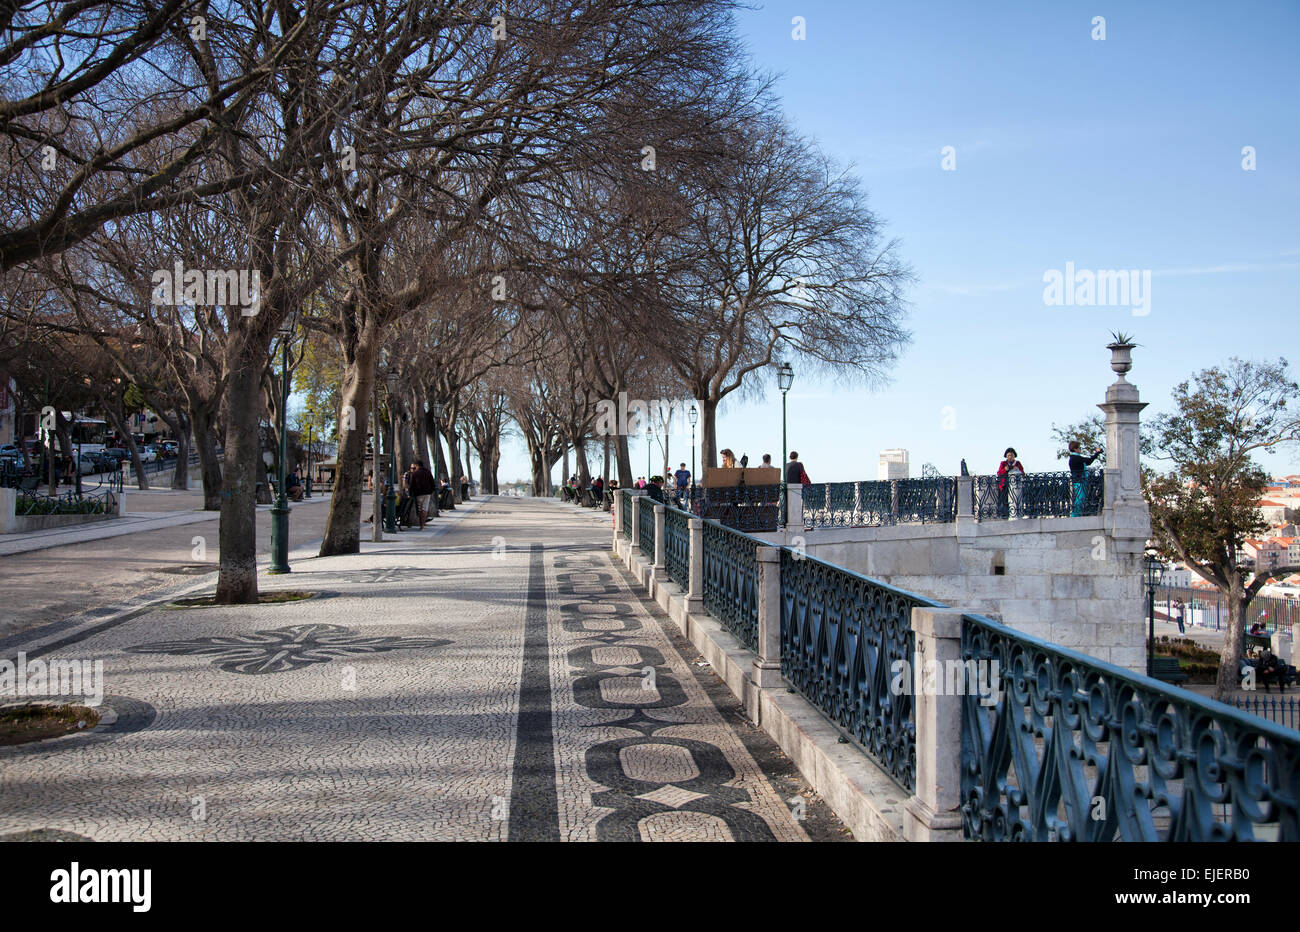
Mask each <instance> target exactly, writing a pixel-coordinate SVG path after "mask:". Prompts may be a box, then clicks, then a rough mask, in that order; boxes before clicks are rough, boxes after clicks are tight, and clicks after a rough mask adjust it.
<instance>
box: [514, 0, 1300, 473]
mask: <svg viewBox="0 0 1300 932" xmlns="http://www.w3.org/2000/svg"><path fill="white" fill-rule="evenodd" d="M795 16H802V17H803V18H804V21H805V24H806V39H804V40H795V39H794V38H792V35H791V33H792V29H793V28H794V27H793V26H792V23H791V21H792V19H793V17H795ZM1096 16H1104V17H1105V39H1104V40H1100V41H1099V40H1096V39H1093V38H1092V33H1093V32H1094V29H1095V27H1094V25H1093V22H1092V21H1093V19H1094V17H1096ZM738 21H739V24H740V28H741V31H742V33H743V35H744V36H745V37H746V39H747V40H748V43H749V46H750V48H751V50H752V54H753V58H754V63H755V64H756V65H757V66H758V67H760V68H763V69H766V70H770V71H772V72H777V73H779V74H780V78H779V80H778V83H777V92H778V93H779V95H780V97H781V99H782V101H783V104H784V109H785V111H786V113H787V114H788V116H789V118H790V120H791V122H792V123H793V125H794V126H795V127H796V128H797V129H798V130H799V131H800V132H802V133H803V134H805V135H806V136H808V137H809V138H811V139H814V140H816V142H817V143H818V144H819V145H820V146H821V147H822V148H823V149H824V150H826V151H827V152H828V153H830V154H831V156H832V157H834V158H835V159H837V160H839V161H840V162H842V163H849V164H852V165H853V166H854V167H855V169H856V171H857V173H858V175H859V176H860V177H861V179H862V181H863V184H864V187H865V188H866V190H867V191H868V193H869V198H870V205H871V207H872V209H873V210H874V211H875V212H876V214H877V215H878V216H879V217H880V218H881V219H883V220H884V221H886V224H887V226H886V235H888V236H890V237H896V238H898V239H899V240H900V241H901V242H900V247H899V248H900V255H901V256H902V257H903V258H904V259H905V260H906V261H907V262H909V263H910V264H911V265H912V267H913V269H914V270H915V272H916V274H917V277H918V281H917V284H916V285H915V287H914V288H913V289H912V290H911V292H910V293H909V301H910V308H909V316H908V322H907V323H908V326H909V328H910V329H911V330H912V331H913V335H914V339H913V342H912V343H911V345H910V346H909V347H908V348H907V349H906V351H905V352H904V354H903V356H902V359H901V360H900V362H899V364H898V366H897V367H896V368H895V369H894V370H893V372H892V374H891V378H892V380H891V382H890V384H888V385H887V386H884V387H883V388H880V389H878V390H874V391H867V390H865V389H863V390H854V389H846V388H844V387H842V386H834V385H831V384H824V383H819V382H818V381H816V380H811V379H809V378H807V377H804V378H800V377H798V375H796V382H795V385H794V389H793V390H792V391H791V393H790V397H789V404H790V425H791V427H790V438H791V439H790V443H791V446H792V447H793V448H794V449H797V450H799V451H800V453H801V454H802V455H803V459H804V462H805V463H806V464H807V467H808V472H809V474H810V475H811V476H812V477H813V478H814V479H815V480H817V481H838V480H850V479H874V478H875V476H876V459H877V455H878V452H879V451H880V450H882V449H886V448H891V447H905V448H907V449H908V450H910V451H911V462H912V474H913V475H919V473H920V467H921V464H922V463H924V462H932V463H934V464H935V465H936V466H938V467H939V469H940V470H941V471H942V472H944V473H946V474H952V473H954V472H956V470H957V467H958V463H959V461H960V460H961V458H962V457H965V458H966V459H967V460H968V462H969V464H970V467H971V470H972V471H973V472H980V471H986V470H987V469H991V468H993V467H995V466H996V463H997V460H998V459H999V456H1000V454H1001V451H1002V450H1003V449H1004V448H1005V447H1006V446H1008V445H1012V446H1015V447H1016V448H1017V450H1018V451H1019V453H1020V455H1021V459H1022V460H1023V461H1024V463H1025V465H1026V468H1027V469H1029V470H1031V471H1044V470H1054V469H1063V468H1064V464H1063V463H1061V462H1060V461H1058V460H1055V459H1054V453H1055V449H1056V447H1055V445H1054V444H1053V443H1052V441H1051V437H1050V430H1051V425H1052V424H1053V423H1054V422H1055V423H1057V424H1061V425H1064V424H1066V423H1070V422H1074V421H1077V420H1079V419H1081V418H1083V417H1085V416H1088V415H1090V414H1092V413H1094V412H1096V411H1097V409H1096V407H1095V405H1096V404H1097V403H1098V402H1100V401H1101V400H1102V399H1103V396H1104V393H1105V388H1106V385H1107V384H1109V382H1110V381H1112V380H1113V378H1114V376H1113V373H1111V371H1110V368H1109V365H1108V360H1109V352H1108V351H1107V350H1106V349H1105V344H1106V343H1107V342H1109V334H1110V331H1111V330H1115V329H1122V330H1125V331H1130V332H1132V333H1134V334H1135V335H1136V339H1137V341H1138V342H1139V343H1140V344H1141V346H1140V347H1139V348H1138V349H1136V350H1135V351H1134V353H1133V358H1134V368H1133V371H1132V372H1131V373H1130V376H1129V378H1130V381H1132V382H1134V383H1135V384H1137V385H1138V387H1139V388H1140V389H1141V390H1142V395H1143V399H1144V400H1146V401H1148V402H1150V407H1149V408H1148V409H1147V413H1148V414H1150V413H1153V412H1155V411H1158V410H1162V409H1165V408H1167V407H1168V403H1169V395H1170V390H1171V388H1172V387H1173V386H1174V385H1175V384H1176V383H1177V382H1179V381H1180V380H1182V379H1184V378H1187V377H1188V376H1189V375H1190V374H1191V373H1192V372H1194V371H1196V370H1198V369H1201V368H1204V367H1207V366H1211V365H1215V364H1217V363H1221V362H1224V361H1226V360H1227V359H1228V357H1230V356H1233V355H1237V356H1243V357H1249V358H1265V357H1267V358H1273V359H1276V358H1277V357H1278V356H1279V355H1281V356H1286V357H1287V358H1288V360H1289V361H1290V362H1291V363H1292V371H1293V374H1296V375H1297V376H1300V352H1298V351H1300V313H1297V309H1298V308H1300V221H1298V219H1297V218H1298V217H1300V55H1298V54H1297V52H1296V49H1297V47H1300V3H1295V2H1290V3H1286V2H1238V3H1233V4H1231V5H1230V6H1225V5H1217V6H1216V5H1213V4H1209V3H1187V2H1178V3H1143V4H1133V3H1124V4H1113V5H1112V4H1107V3H1105V2H1095V0H1094V2H1090V3H1087V4H1076V3H1071V2H1060V0H1053V2H1051V3H1041V2H1037V3H1001V2H998V3H970V2H955V3H935V2H908V3H899V4H883V3H868V2H829V0H827V2H813V0H789V2H768V3H763V4H761V6H760V7H759V8H758V9H754V10H751V11H747V12H743V13H742V14H741V15H740V16H739V20H738ZM945 146H952V147H954V149H955V158H956V168H955V170H952V171H944V170H943V169H942V166H941V160H942V154H941V153H942V150H943V148H944V147H945ZM1245 146H1253V147H1254V150H1255V158H1256V168H1255V170H1254V171H1245V170H1243V167H1242V161H1243V155H1242V149H1243V147H1245ZM1067 262H1072V263H1073V264H1074V266H1075V267H1076V268H1078V269H1090V270H1091V269H1137V270H1151V273H1152V277H1151V295H1150V307H1149V313H1148V314H1147V315H1146V316H1134V314H1133V312H1132V310H1131V309H1129V308H1127V307H1050V306H1047V305H1046V304H1045V303H1044V299H1043V292H1044V288H1045V285H1044V282H1043V275H1044V273H1045V272H1046V271H1047V270H1049V269H1060V270H1063V269H1064V268H1065V267H1066V263H1067ZM718 435H719V440H720V443H721V444H722V445H726V446H731V447H733V448H734V449H735V450H736V451H737V453H742V452H748V453H749V454H750V455H751V456H752V457H753V458H754V459H757V458H758V454H760V453H763V452H771V453H773V454H774V455H775V456H778V457H779V455H780V449H781V446H780V445H781V435H780V395H779V393H778V392H777V391H776V388H775V384H774V382H773V383H772V384H771V385H770V387H769V389H768V391H767V393H766V397H765V398H760V399H756V400H750V401H747V402H732V403H729V404H725V405H724V407H723V410H722V414H721V416H720V418H719V425H718ZM675 449H676V451H679V452H680V453H682V454H683V456H681V457H680V458H684V459H689V456H688V455H685V454H687V453H688V449H687V444H686V442H685V441H682V440H675ZM638 451H639V456H638ZM503 453H504V455H503V460H502V464H501V471H500V477H501V479H502V480H503V481H506V480H510V479H514V478H516V477H524V476H526V475H527V465H526V463H527V461H526V458H525V456H524V455H523V450H522V448H521V446H520V445H518V444H512V445H511V446H510V447H509V448H508V449H506V450H504V451H503ZM656 458H657V457H656ZM673 459H674V460H677V459H679V457H678V455H677V453H676V452H675V453H674V456H673ZM638 462H639V463H641V466H639V467H637V472H638V473H639V472H640V471H641V470H642V469H643V468H644V463H645V443H644V441H640V440H638V441H634V446H633V463H634V464H636V463H638ZM1261 462H1262V463H1263V465H1264V466H1265V467H1266V468H1268V469H1269V470H1271V471H1272V472H1273V473H1274V474H1283V473H1293V472H1295V473H1300V453H1297V452H1296V451H1291V452H1290V453H1288V454H1285V455H1283V454H1276V455H1273V456H1265V457H1261ZM558 474H559V468H558V467H557V468H556V478H557V480H558Z"/></svg>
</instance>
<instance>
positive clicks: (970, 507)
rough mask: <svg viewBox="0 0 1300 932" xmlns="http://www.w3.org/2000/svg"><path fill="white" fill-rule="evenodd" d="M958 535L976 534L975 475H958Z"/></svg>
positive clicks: (968, 535)
mask: <svg viewBox="0 0 1300 932" xmlns="http://www.w3.org/2000/svg"><path fill="white" fill-rule="evenodd" d="M956 523H957V527H956V531H957V536H958V537H971V536H973V535H974V534H975V477H974V476H958V477H957V522H956Z"/></svg>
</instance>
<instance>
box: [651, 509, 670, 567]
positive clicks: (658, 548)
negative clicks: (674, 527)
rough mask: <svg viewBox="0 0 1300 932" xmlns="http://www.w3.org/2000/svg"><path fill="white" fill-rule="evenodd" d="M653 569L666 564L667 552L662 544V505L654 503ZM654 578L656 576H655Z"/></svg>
mask: <svg viewBox="0 0 1300 932" xmlns="http://www.w3.org/2000/svg"><path fill="white" fill-rule="evenodd" d="M654 557H655V569H657V570H661V569H663V568H664V566H666V565H667V557H668V552H667V548H666V547H665V546H664V506H663V505H655V553H654ZM656 578H658V577H657V576H656Z"/></svg>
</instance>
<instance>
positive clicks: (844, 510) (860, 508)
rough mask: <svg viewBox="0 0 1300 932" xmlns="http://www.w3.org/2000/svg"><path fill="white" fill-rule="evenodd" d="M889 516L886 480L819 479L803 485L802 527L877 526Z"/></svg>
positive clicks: (890, 506) (890, 520)
mask: <svg viewBox="0 0 1300 932" xmlns="http://www.w3.org/2000/svg"><path fill="white" fill-rule="evenodd" d="M893 520H894V516H893V492H892V490H891V488H890V484H889V483H888V482H823V483H817V484H814V485H806V486H804V487H803V523H804V526H805V527H879V526H880V525H883V524H892V523H893Z"/></svg>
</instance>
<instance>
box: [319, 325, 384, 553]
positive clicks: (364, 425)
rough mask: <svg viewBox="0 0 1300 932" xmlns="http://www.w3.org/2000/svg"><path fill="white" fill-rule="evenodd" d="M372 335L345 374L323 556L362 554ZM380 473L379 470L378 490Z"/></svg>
mask: <svg viewBox="0 0 1300 932" xmlns="http://www.w3.org/2000/svg"><path fill="white" fill-rule="evenodd" d="M372 336H373V335H372V334H370V333H368V332H363V333H362V334H361V336H360V338H359V339H358V341H357V347H356V356H355V357H354V358H353V360H352V362H351V363H350V364H349V365H348V366H347V367H346V368H345V369H344V371H343V386H342V391H341V392H340V395H341V396H342V397H341V401H342V404H341V407H340V409H339V425H338V438H339V440H338V446H339V453H338V457H337V459H338V468H337V471H336V472H335V476H334V496H333V498H332V499H331V500H330V513H329V517H328V518H327V519H326V522H325V538H324V539H323V540H322V541H321V547H320V555H321V556H322V557H328V556H333V555H335V554H341V553H360V552H361V495H362V493H363V491H364V490H365V482H366V477H365V464H366V435H367V433H368V429H369V414H370V389H371V386H372V385H373V384H374V379H375V356H376V355H377V354H376V350H375V346H374V343H373V340H372ZM378 488H379V470H378V469H376V470H375V489H376V492H377V491H378Z"/></svg>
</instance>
